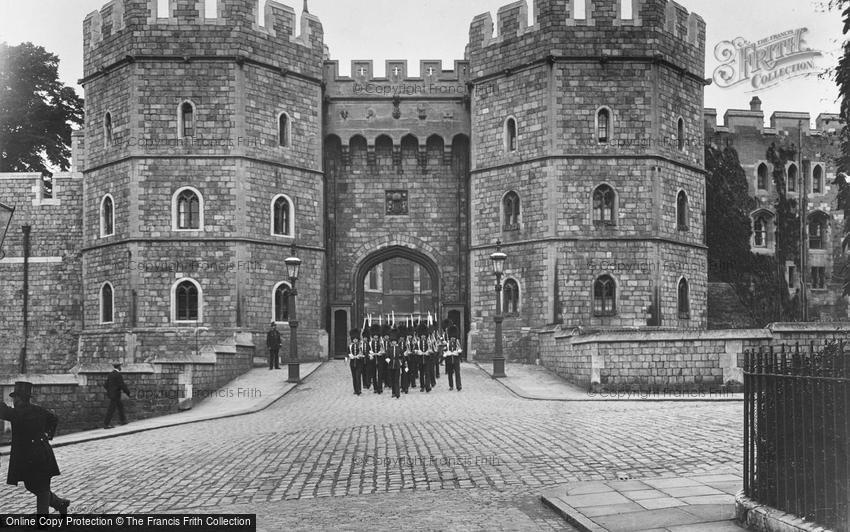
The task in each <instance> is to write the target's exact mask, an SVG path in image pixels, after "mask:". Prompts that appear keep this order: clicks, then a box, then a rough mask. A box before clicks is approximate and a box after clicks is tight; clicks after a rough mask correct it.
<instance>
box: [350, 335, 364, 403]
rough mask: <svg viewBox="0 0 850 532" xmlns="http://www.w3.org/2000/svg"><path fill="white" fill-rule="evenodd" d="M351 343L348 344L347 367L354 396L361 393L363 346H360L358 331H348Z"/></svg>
mask: <svg viewBox="0 0 850 532" xmlns="http://www.w3.org/2000/svg"><path fill="white" fill-rule="evenodd" d="M349 336H350V337H351V343H350V344H348V366H349V368H351V381H352V383H353V384H354V395H360V393H361V387H360V386H361V384H362V382H361V380H362V377H361V375H362V373H363V346H362V345H360V331H358V330H357V329H351V331H349Z"/></svg>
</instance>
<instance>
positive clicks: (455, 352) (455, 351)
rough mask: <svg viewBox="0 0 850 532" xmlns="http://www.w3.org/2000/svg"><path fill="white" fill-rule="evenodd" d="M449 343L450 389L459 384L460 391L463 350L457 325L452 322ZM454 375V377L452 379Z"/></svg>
mask: <svg viewBox="0 0 850 532" xmlns="http://www.w3.org/2000/svg"><path fill="white" fill-rule="evenodd" d="M448 335H449V343H448V346H447V347H446V374H448V376H449V390H451V389H452V388H453V387H454V385H455V384H457V391H460V389H461V384H460V355H461V353H462V352H463V350H462V349H461V348H460V341H459V340H458V330H457V327H455V326H454V324H452V325H451V326H449V330H448ZM452 377H454V379H452Z"/></svg>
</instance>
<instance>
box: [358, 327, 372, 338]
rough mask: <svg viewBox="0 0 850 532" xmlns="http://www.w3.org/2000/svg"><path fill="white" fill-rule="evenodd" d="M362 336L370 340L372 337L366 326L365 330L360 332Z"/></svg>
mask: <svg viewBox="0 0 850 532" xmlns="http://www.w3.org/2000/svg"><path fill="white" fill-rule="evenodd" d="M360 336H362V337H363V339H364V340H368V339H369V338H371V336H372V334H371V333H370V332H369V328H368V327H366V328H364V329H363V332H362V333H361V334H360Z"/></svg>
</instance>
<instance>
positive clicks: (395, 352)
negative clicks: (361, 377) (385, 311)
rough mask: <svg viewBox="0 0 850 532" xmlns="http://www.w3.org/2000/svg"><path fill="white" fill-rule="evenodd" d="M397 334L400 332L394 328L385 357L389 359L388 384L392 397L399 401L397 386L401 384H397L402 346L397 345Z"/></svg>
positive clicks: (399, 394)
mask: <svg viewBox="0 0 850 532" xmlns="http://www.w3.org/2000/svg"><path fill="white" fill-rule="evenodd" d="M399 334H400V332H399V330H398V329H396V328H394V329H393V330H392V331H391V332H390V345H389V348H388V349H387V357H388V358H389V359H390V362H389V366H390V382H391V386H392V391H393V397H395V398H396V399H399V398H400V397H401V393H400V389H399V385H400V384H401V383H400V382H399V378H400V372H401V365H402V363H403V359H402V357H403V356H404V355H403V349H402V346H401V344H400V343H399Z"/></svg>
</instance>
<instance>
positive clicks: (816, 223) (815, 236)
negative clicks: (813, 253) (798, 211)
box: [809, 212, 827, 249]
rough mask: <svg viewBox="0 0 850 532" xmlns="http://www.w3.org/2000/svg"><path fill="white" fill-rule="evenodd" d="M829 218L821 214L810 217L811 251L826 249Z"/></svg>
mask: <svg viewBox="0 0 850 532" xmlns="http://www.w3.org/2000/svg"><path fill="white" fill-rule="evenodd" d="M826 223H827V217H826V216H825V215H823V214H821V213H819V212H816V213H814V214H812V215H811V216H810V217H809V249H826Z"/></svg>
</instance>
